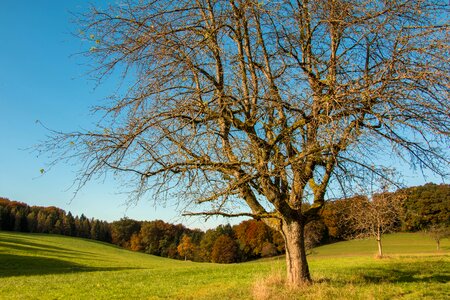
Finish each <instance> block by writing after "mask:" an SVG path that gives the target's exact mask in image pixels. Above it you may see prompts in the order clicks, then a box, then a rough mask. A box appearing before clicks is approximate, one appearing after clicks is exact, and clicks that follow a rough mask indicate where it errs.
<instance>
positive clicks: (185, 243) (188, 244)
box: [177, 235, 195, 260]
mask: <svg viewBox="0 0 450 300" xmlns="http://www.w3.org/2000/svg"><path fill="white" fill-rule="evenodd" d="M177 250H178V254H180V256H181V257H184V260H187V259H188V258H189V259H191V258H192V256H193V255H194V252H195V245H194V244H193V243H192V240H191V238H190V237H189V236H187V235H183V237H182V238H181V242H180V244H179V245H178V247H177Z"/></svg>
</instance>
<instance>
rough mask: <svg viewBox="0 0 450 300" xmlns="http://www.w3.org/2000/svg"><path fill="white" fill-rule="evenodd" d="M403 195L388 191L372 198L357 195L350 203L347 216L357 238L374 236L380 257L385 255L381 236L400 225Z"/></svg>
mask: <svg viewBox="0 0 450 300" xmlns="http://www.w3.org/2000/svg"><path fill="white" fill-rule="evenodd" d="M402 200H403V196H402V195H400V194H392V193H388V192H387V191H385V192H383V193H380V194H375V195H374V196H372V197H371V198H367V197H356V198H354V199H353V201H352V203H351V205H350V214H348V216H347V218H348V221H349V223H350V226H351V227H352V229H353V230H354V236H355V237H356V238H362V237H374V238H375V239H376V240H377V244H378V257H380V258H382V257H383V246H382V243H381V238H382V236H383V234H385V233H388V232H392V231H393V230H394V229H395V228H396V226H397V225H398V222H399V218H400V215H401V207H402V206H401V202H402Z"/></svg>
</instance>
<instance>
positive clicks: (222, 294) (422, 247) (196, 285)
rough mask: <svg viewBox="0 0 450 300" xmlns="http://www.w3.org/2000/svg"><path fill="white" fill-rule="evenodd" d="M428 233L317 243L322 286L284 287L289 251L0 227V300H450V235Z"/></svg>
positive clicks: (315, 260) (316, 272)
mask: <svg viewBox="0 0 450 300" xmlns="http://www.w3.org/2000/svg"><path fill="white" fill-rule="evenodd" d="M441 246H442V250H441V251H440V252H437V251H436V248H435V243H434V242H433V241H432V240H431V239H429V238H427V237H425V236H423V235H421V234H411V233H406V234H403V233H402V234H393V235H388V236H386V237H385V239H384V250H385V253H386V255H388V258H385V259H375V258H374V257H375V253H376V243H375V241H373V240H355V241H348V242H341V243H336V244H332V245H327V246H322V247H318V248H315V249H314V250H313V251H312V253H311V255H310V256H309V262H310V270H311V273H312V277H313V279H314V280H315V284H313V285H311V286H305V287H302V288H298V289H295V290H294V289H286V288H284V286H283V284H282V283H283V277H284V273H285V271H284V264H285V261H284V257H276V258H271V259H261V260H258V261H253V262H247V263H241V264H231V265H220V264H211V263H194V262H184V261H177V260H171V259H167V258H160V257H155V256H151V255H147V254H142V253H136V252H131V251H128V250H124V249H121V248H118V247H116V246H113V245H109V244H105V243H101V242H96V241H91V240H84V239H77V238H71V237H65V236H57V235H44V234H20V233H13V232H0V299H160V298H162V299H253V298H257V299H258V298H259V299H450V241H449V240H444V241H443V242H442V243H441Z"/></svg>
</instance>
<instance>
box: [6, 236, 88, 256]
mask: <svg viewBox="0 0 450 300" xmlns="http://www.w3.org/2000/svg"><path fill="white" fill-rule="evenodd" d="M2 242H6V243H8V244H2V245H1V246H4V247H8V248H16V249H17V250H27V251H29V250H33V249H34V250H41V251H46V252H53V253H61V252H66V253H72V254H83V255H92V253H90V252H86V251H79V250H73V249H67V248H63V247H58V246H53V245H49V244H45V243H37V242H32V241H30V239H21V238H12V237H5V236H2ZM0 243H1V242H0ZM12 244H15V245H12Z"/></svg>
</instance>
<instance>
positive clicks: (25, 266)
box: [0, 253, 140, 278]
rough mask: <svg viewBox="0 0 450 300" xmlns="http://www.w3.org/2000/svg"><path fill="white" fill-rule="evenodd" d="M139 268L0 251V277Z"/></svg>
mask: <svg viewBox="0 0 450 300" xmlns="http://www.w3.org/2000/svg"><path fill="white" fill-rule="evenodd" d="M131 269H140V268H130V267H112V268H108V267H106V268H102V267H89V266H84V265H81V264H77V263H73V262H70V261H65V260H61V259H56V258H48V257H41V256H22V255H13V254H3V253H0V278H2V277H12V276H31V275H48V274H64V273H78V272H96V271H120V270H131Z"/></svg>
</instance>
